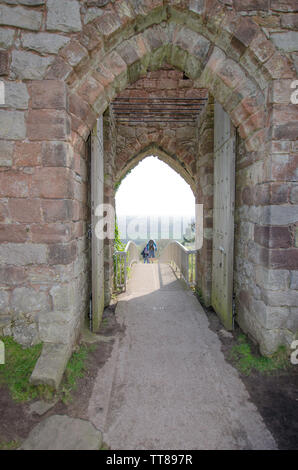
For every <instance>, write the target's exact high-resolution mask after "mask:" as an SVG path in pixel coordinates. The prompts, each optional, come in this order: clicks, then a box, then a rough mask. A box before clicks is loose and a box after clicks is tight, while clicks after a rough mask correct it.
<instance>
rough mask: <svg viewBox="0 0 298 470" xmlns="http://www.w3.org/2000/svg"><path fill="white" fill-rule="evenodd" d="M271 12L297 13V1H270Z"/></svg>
mask: <svg viewBox="0 0 298 470" xmlns="http://www.w3.org/2000/svg"><path fill="white" fill-rule="evenodd" d="M271 10H276V11H283V12H288V11H297V0H271Z"/></svg>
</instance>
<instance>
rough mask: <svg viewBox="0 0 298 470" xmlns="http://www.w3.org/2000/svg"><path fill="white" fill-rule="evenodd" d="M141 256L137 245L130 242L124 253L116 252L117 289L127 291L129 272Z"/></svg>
mask: <svg viewBox="0 0 298 470" xmlns="http://www.w3.org/2000/svg"><path fill="white" fill-rule="evenodd" d="M139 259H140V254H139V250H138V247H137V245H136V244H135V243H134V242H132V241H129V242H128V243H127V245H126V247H125V250H124V251H115V253H114V260H115V265H114V271H115V272H114V279H115V287H116V289H124V290H125V289H126V282H127V274H128V270H129V268H130V267H131V265H132V264H133V263H137V262H138V261H139Z"/></svg>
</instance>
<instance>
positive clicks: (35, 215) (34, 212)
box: [8, 199, 42, 223]
mask: <svg viewBox="0 0 298 470" xmlns="http://www.w3.org/2000/svg"><path fill="white" fill-rule="evenodd" d="M8 207H9V213H10V217H11V219H12V220H13V221H14V222H22V223H30V222H36V223H38V222H41V221H42V213H41V204H40V200H39V199H10V200H9V201H8Z"/></svg>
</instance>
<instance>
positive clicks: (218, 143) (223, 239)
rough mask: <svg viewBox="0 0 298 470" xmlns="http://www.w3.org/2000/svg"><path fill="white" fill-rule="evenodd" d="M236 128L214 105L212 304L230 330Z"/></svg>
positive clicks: (231, 321)
mask: <svg viewBox="0 0 298 470" xmlns="http://www.w3.org/2000/svg"><path fill="white" fill-rule="evenodd" d="M235 135H236V133H235V129H234V127H233V126H232V124H231V121H230V118H229V116H228V115H227V113H226V112H225V111H224V110H223V108H222V107H221V105H220V104H219V103H215V105H214V209H213V250H212V290H211V303H212V306H213V308H214V310H215V311H216V313H217V314H218V316H219V317H220V319H221V321H222V323H223V325H224V326H225V328H226V329H227V330H231V329H232V328H233V259H234V206H235Z"/></svg>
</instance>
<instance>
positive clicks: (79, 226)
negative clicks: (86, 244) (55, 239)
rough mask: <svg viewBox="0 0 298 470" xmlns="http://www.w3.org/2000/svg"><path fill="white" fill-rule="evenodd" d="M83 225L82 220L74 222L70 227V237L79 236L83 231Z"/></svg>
mask: <svg viewBox="0 0 298 470" xmlns="http://www.w3.org/2000/svg"><path fill="white" fill-rule="evenodd" d="M85 225H86V224H85V222H83V221H79V222H75V223H74V224H73V228H72V237H73V238H81V237H82V236H83V235H84V233H85Z"/></svg>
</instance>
